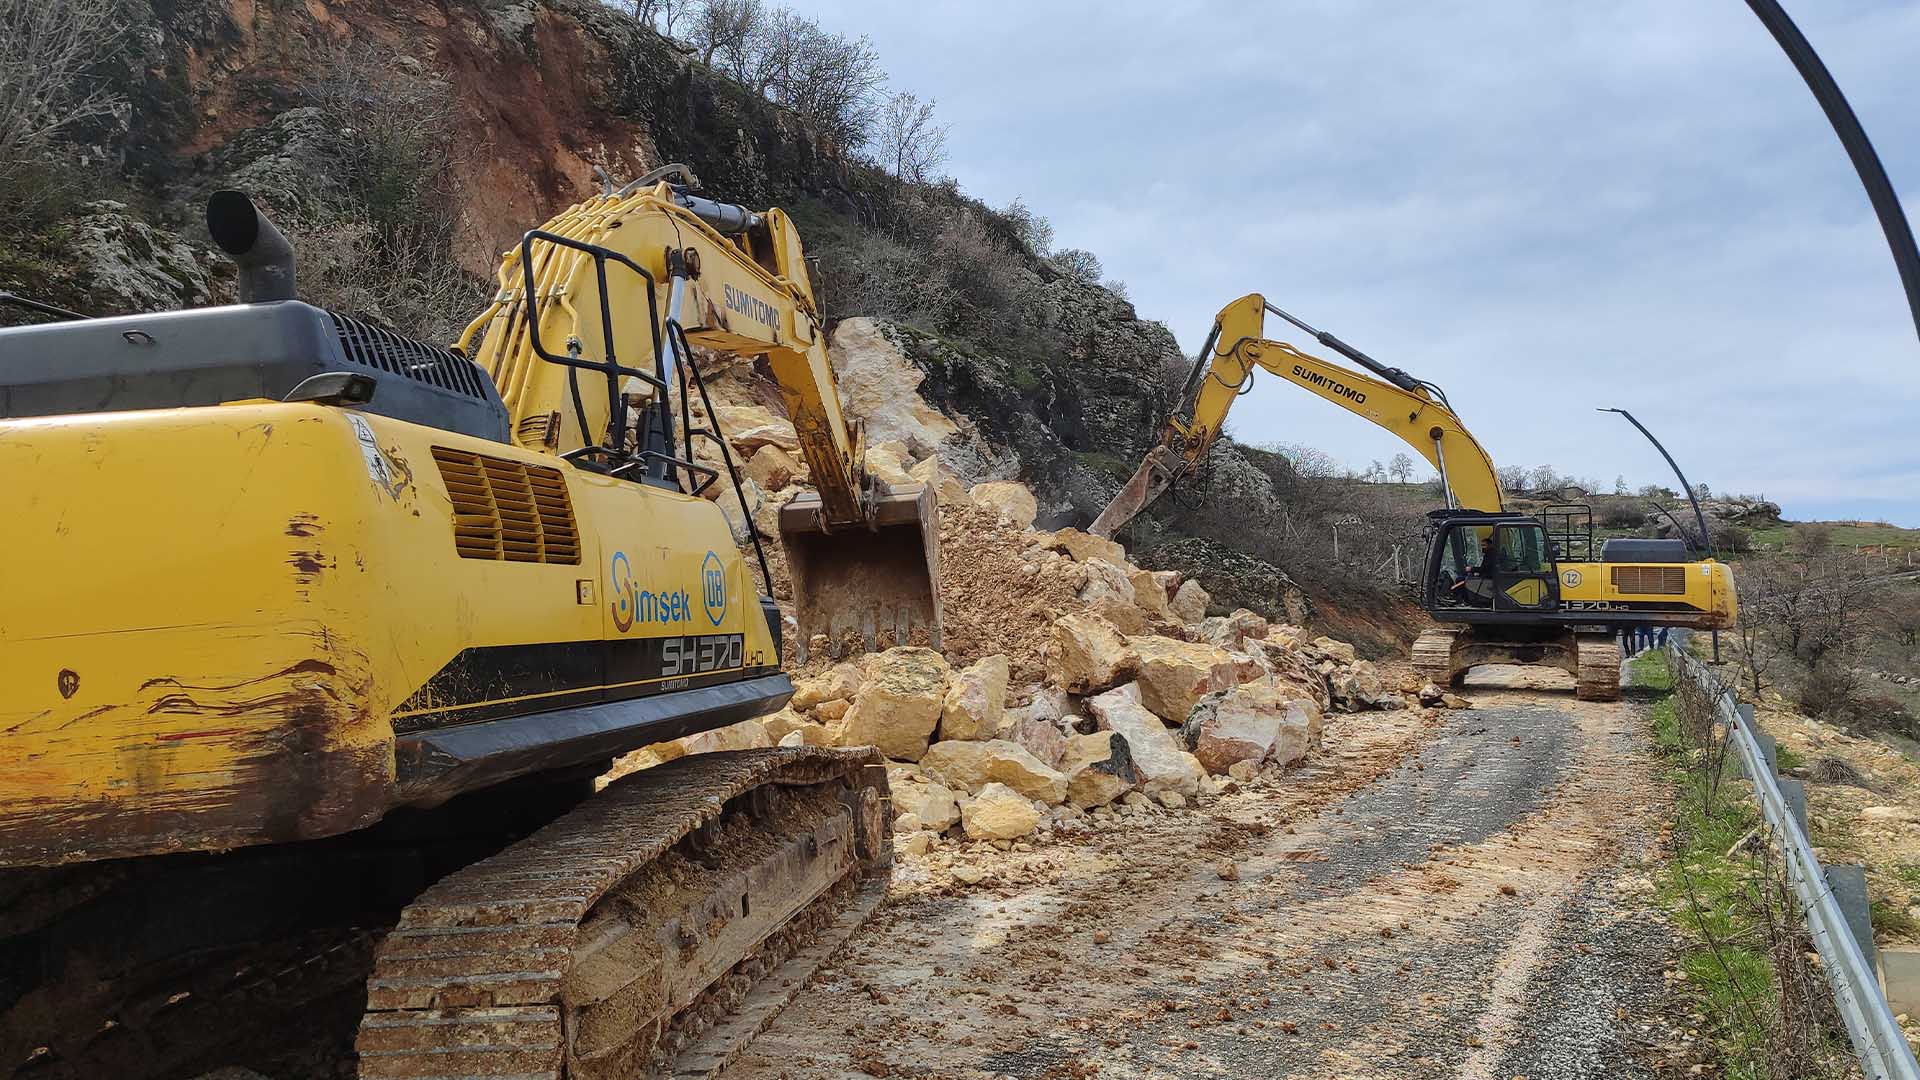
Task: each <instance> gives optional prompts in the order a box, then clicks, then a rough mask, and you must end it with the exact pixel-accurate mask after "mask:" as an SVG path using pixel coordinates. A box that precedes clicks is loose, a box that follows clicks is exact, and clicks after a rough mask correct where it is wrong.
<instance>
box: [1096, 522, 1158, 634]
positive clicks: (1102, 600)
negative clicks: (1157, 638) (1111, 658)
mask: <svg viewBox="0 0 1920 1080" xmlns="http://www.w3.org/2000/svg"><path fill="white" fill-rule="evenodd" d="M1089 539H1091V538H1089ZM1080 569H1081V571H1082V572H1083V573H1084V574H1085V575H1086V583H1085V584H1084V585H1082V586H1080V599H1081V600H1083V601H1085V602H1086V603H1087V606H1089V607H1091V608H1093V610H1094V611H1096V612H1098V613H1099V614H1100V615H1101V617H1102V618H1104V619H1106V620H1107V621H1108V622H1110V623H1112V624H1113V625H1114V626H1115V627H1117V628H1119V629H1120V630H1121V632H1123V633H1128V634H1137V633H1139V632H1140V631H1142V630H1145V629H1146V626H1147V620H1146V613H1145V612H1143V611H1141V610H1140V605H1139V604H1138V602H1137V601H1136V600H1135V598H1134V591H1133V582H1132V581H1131V580H1130V579H1129V578H1128V576H1127V572H1126V571H1125V570H1124V569H1122V568H1120V567H1119V566H1116V565H1114V564H1113V563H1110V562H1108V561H1107V560H1105V559H1098V558H1096V559H1089V560H1088V561H1086V562H1085V563H1082V564H1081V566H1080Z"/></svg>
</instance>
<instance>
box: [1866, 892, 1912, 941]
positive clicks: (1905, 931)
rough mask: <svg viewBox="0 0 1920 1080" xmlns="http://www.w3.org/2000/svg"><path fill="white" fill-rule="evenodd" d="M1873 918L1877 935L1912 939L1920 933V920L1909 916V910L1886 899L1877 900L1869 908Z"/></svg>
mask: <svg viewBox="0 0 1920 1080" xmlns="http://www.w3.org/2000/svg"><path fill="white" fill-rule="evenodd" d="M1868 910H1869V912H1870V913H1871V914H1872V916H1873V929H1874V932H1875V933H1876V934H1886V935H1888V936H1889V937H1892V936H1899V937H1910V936H1912V935H1913V934H1914V932H1915V931H1920V920H1916V919H1915V918H1914V917H1913V916H1911V915H1909V914H1907V909H1906V908H1904V907H1901V906H1900V905H1899V904H1896V903H1894V902H1892V901H1891V900H1887V899H1885V898H1882V899H1879V900H1875V901H1874V902H1873V903H1872V905H1870V906H1869V908H1868Z"/></svg>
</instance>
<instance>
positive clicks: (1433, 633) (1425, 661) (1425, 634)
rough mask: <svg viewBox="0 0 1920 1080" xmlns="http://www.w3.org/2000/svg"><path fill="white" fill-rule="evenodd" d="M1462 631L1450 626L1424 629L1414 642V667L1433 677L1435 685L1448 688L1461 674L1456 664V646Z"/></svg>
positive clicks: (1421, 672)
mask: <svg viewBox="0 0 1920 1080" xmlns="http://www.w3.org/2000/svg"><path fill="white" fill-rule="evenodd" d="M1459 641H1460V631H1459V630H1456V629H1452V628H1448V627H1440V628H1437V629H1432V630H1422V631H1421V632H1420V636H1419V637H1418V638H1415V639H1414V642H1413V667H1414V670H1416V671H1418V672H1419V673H1420V674H1421V675H1423V676H1425V677H1426V678H1428V679H1431V680H1432V681H1433V683H1434V685H1436V686H1438V687H1440V688H1441V689H1443V690H1444V689H1446V688H1448V687H1450V686H1452V685H1453V680H1454V679H1455V678H1456V677H1457V676H1458V675H1459V674H1460V671H1459V669H1458V668H1457V667H1456V666H1455V665H1454V656H1453V653H1454V647H1455V646H1456V645H1458V644H1459Z"/></svg>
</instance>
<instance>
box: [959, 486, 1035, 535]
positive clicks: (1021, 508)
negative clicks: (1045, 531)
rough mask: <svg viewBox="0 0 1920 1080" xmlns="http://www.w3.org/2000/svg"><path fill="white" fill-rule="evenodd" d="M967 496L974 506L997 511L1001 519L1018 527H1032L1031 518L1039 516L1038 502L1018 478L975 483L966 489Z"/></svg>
mask: <svg viewBox="0 0 1920 1080" xmlns="http://www.w3.org/2000/svg"><path fill="white" fill-rule="evenodd" d="M967 496H968V497H969V498H971V499H972V500H973V503H974V505H975V506H982V507H985V508H987V509H989V510H993V511H997V512H998V513H999V515H1000V519H1001V520H1002V521H1005V522H1007V523H1008V524H1010V525H1014V526H1016V527H1018V528H1022V529H1031V528H1033V519H1034V518H1036V517H1038V516H1040V504H1039V503H1038V502H1036V501H1035V500H1034V497H1033V492H1032V491H1030V490H1028V488H1027V485H1025V484H1022V483H1020V482H1019V481H1018V480H989V481H988V482H986V483H984V484H975V485H973V487H972V488H971V489H969V490H968V492H967Z"/></svg>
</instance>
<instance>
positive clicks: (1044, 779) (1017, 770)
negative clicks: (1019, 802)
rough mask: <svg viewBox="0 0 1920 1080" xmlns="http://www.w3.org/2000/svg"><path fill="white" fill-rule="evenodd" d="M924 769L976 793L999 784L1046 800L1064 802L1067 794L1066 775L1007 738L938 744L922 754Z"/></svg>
mask: <svg viewBox="0 0 1920 1080" xmlns="http://www.w3.org/2000/svg"><path fill="white" fill-rule="evenodd" d="M920 768H921V770H922V771H923V772H925V773H926V774H927V775H928V776H930V777H933V778H934V779H935V780H938V781H940V782H941V783H943V784H946V785H947V786H949V787H952V788H958V789H960V790H964V791H969V792H974V793H976V794H977V793H978V792H979V791H980V790H981V789H982V788H984V787H986V786H987V785H988V784H996V783H997V784H1005V785H1007V786H1008V787H1010V788H1012V789H1013V790H1015V791H1018V792H1019V793H1020V794H1022V795H1024V796H1026V797H1027V798H1029V799H1038V800H1040V801H1041V802H1044V803H1058V802H1063V801H1065V799H1066V797H1067V778H1066V776H1065V775H1064V774H1062V773H1061V772H1060V771H1059V770H1058V769H1054V768H1051V767H1049V766H1048V765H1047V763H1046V762H1044V761H1041V760H1040V759H1039V758H1037V757H1034V756H1033V755H1032V754H1031V753H1028V752H1027V749H1026V748H1025V747H1023V746H1021V745H1020V744H1019V743H1014V742H1008V741H1007V740H1005V739H989V740H987V741H986V742H968V741H964V740H955V741H952V742H937V743H934V744H933V745H932V746H930V747H928V748H927V752H926V754H925V755H924V756H922V757H921V759H920Z"/></svg>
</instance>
